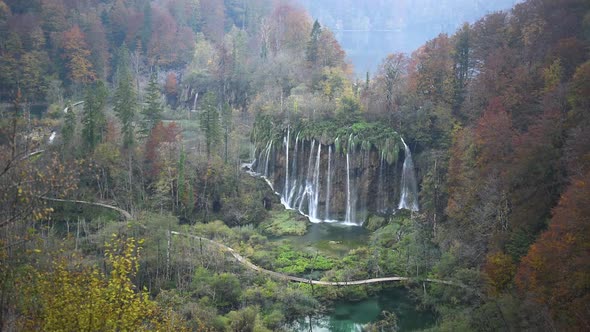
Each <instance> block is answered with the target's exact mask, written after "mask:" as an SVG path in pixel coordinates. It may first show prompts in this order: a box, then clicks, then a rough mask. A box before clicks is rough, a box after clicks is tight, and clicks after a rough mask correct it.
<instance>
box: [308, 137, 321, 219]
mask: <svg viewBox="0 0 590 332" xmlns="http://www.w3.org/2000/svg"><path fill="white" fill-rule="evenodd" d="M321 154H322V144H321V143H318V154H317V157H316V160H315V169H314V171H313V182H312V183H311V186H310V197H309V200H308V202H309V203H308V211H309V219H310V220H311V221H312V222H320V221H321V220H320V219H319V216H318V205H319V201H320V159H321Z"/></svg>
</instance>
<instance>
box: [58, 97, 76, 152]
mask: <svg viewBox="0 0 590 332" xmlns="http://www.w3.org/2000/svg"><path fill="white" fill-rule="evenodd" d="M66 109H67V113H66V116H65V120H64V126H63V128H62V130H61V134H62V137H63V144H64V147H67V146H69V145H70V142H72V139H73V138H74V135H75V133H76V113H75V112H74V108H73V107H72V103H70V102H68V103H67V104H66Z"/></svg>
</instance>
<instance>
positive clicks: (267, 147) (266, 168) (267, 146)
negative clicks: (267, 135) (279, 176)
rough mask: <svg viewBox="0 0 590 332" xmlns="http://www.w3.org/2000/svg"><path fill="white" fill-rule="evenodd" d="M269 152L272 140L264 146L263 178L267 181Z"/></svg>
mask: <svg viewBox="0 0 590 332" xmlns="http://www.w3.org/2000/svg"><path fill="white" fill-rule="evenodd" d="M270 150H272V140H271V141H269V142H268V144H267V145H266V153H265V154H266V157H265V162H264V174H263V175H264V176H265V177H266V178H267V179H268V178H269V175H270V174H269V173H268V163H269V161H270Z"/></svg>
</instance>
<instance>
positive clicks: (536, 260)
mask: <svg viewBox="0 0 590 332" xmlns="http://www.w3.org/2000/svg"><path fill="white" fill-rule="evenodd" d="M588 179H590V172H588V173H586V174H585V176H582V177H576V178H574V179H573V181H572V183H571V185H570V186H569V188H568V189H567V191H566V192H565V193H564V194H563V195H562V197H561V199H560V201H559V204H558V205H557V207H556V208H555V209H554V210H553V218H552V220H551V223H550V225H549V229H548V230H547V231H545V232H544V233H543V234H541V236H540V237H539V238H538V240H537V242H535V244H533V245H532V246H531V248H530V250H529V252H528V254H527V256H526V257H524V258H523V259H522V262H521V264H520V266H519V269H518V273H517V275H516V284H517V285H518V287H519V288H520V289H521V290H522V291H525V292H528V293H529V294H530V295H531V296H532V297H533V299H535V300H536V301H537V302H539V303H541V304H544V305H547V306H548V307H549V310H550V311H551V313H552V315H553V317H554V319H555V320H556V321H557V322H558V324H560V325H561V327H562V328H564V329H567V330H570V331H574V330H579V331H582V330H587V328H588V326H590V308H589V307H588V303H590V182H589V181H588Z"/></svg>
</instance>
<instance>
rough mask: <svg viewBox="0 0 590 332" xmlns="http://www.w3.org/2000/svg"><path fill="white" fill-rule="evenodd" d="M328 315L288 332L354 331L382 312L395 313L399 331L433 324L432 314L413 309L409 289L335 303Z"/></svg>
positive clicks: (414, 306)
mask: <svg viewBox="0 0 590 332" xmlns="http://www.w3.org/2000/svg"><path fill="white" fill-rule="evenodd" d="M332 309H333V311H331V312H330V313H329V314H325V315H317V316H314V317H311V323H310V319H309V318H308V319H306V320H304V321H300V322H297V323H295V324H294V325H293V326H291V327H290V330H292V331H295V332H310V331H312V332H357V331H359V332H360V331H362V330H363V326H365V325H366V324H368V323H371V322H375V321H377V320H378V319H379V314H380V313H381V312H382V311H383V310H386V311H389V312H393V313H395V315H396V316H397V318H398V327H399V330H398V331H402V332H404V331H415V330H421V329H425V328H429V327H431V326H433V325H434V323H435V315H434V314H433V313H432V312H429V311H419V310H417V309H416V302H415V301H414V300H413V299H412V298H411V297H410V295H409V292H408V290H406V289H405V288H402V287H396V288H388V289H386V290H384V291H382V292H381V293H380V294H379V295H375V296H372V297H369V298H368V299H366V300H362V301H358V302H348V301H340V302H337V303H336V304H335V305H334V307H333V308H332Z"/></svg>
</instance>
